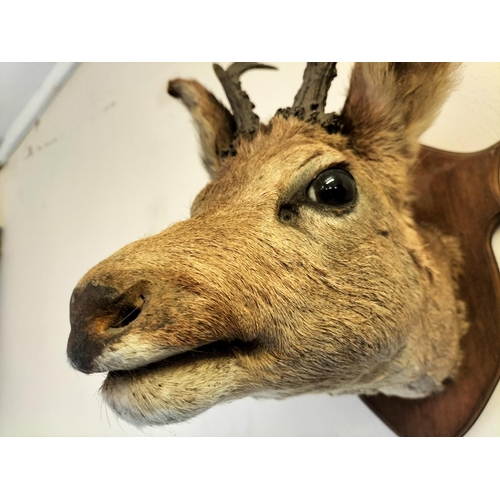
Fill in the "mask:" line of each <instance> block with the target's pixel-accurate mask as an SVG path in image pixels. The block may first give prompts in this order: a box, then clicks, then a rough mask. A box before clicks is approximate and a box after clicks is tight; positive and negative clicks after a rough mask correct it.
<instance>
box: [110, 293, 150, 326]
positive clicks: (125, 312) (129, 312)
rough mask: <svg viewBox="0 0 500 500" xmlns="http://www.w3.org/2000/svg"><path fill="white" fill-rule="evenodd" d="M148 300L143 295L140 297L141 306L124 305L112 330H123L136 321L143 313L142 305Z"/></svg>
mask: <svg viewBox="0 0 500 500" xmlns="http://www.w3.org/2000/svg"><path fill="white" fill-rule="evenodd" d="M145 300H146V299H145V298H144V296H143V295H139V302H140V303H139V304H138V305H137V304H123V305H122V306H121V307H120V310H119V312H118V317H117V318H116V322H115V323H114V324H112V325H111V326H110V328H123V327H124V326H127V325H130V323H132V322H133V321H135V320H136V319H137V318H138V317H139V315H140V314H141V312H142V305H143V304H144V301H145Z"/></svg>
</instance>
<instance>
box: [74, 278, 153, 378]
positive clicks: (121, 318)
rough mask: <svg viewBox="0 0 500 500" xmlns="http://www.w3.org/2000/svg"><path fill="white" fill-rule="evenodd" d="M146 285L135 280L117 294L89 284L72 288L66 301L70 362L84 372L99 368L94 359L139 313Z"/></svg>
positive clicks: (103, 286) (97, 285)
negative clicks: (69, 330) (68, 310)
mask: <svg viewBox="0 0 500 500" xmlns="http://www.w3.org/2000/svg"><path fill="white" fill-rule="evenodd" d="M145 294H146V284H145V282H142V281H140V282H138V283H136V284H134V285H133V286H131V287H130V288H128V289H127V290H126V291H125V292H122V293H120V292H119V291H118V290H117V289H116V288H114V287H111V286H105V285H100V284H94V283H89V284H87V285H85V286H84V287H76V288H75V290H74V291H73V295H72V297H71V303H70V323H71V333H70V335H69V340H68V348H67V353H68V357H69V359H70V361H71V364H72V365H73V366H74V367H75V368H76V369H77V370H80V371H82V372H85V373H92V372H95V371H99V368H98V367H96V366H95V359H96V358H97V357H98V356H99V355H100V354H101V353H102V350H103V349H104V347H105V346H106V345H107V344H108V343H109V342H110V340H112V339H113V340H116V338H117V337H119V336H121V335H122V334H123V328H124V327H126V326H128V325H130V324H131V323H132V322H134V321H135V320H136V319H137V318H138V317H139V315H140V314H141V312H142V307H143V303H144V301H145Z"/></svg>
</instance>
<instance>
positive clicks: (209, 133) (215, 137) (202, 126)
mask: <svg viewBox="0 0 500 500" xmlns="http://www.w3.org/2000/svg"><path fill="white" fill-rule="evenodd" d="M168 93H169V94H170V95H171V96H173V97H177V98H179V99H180V100H181V101H182V102H183V103H184V105H185V106H186V107H187V108H188V110H189V111H190V113H191V115H192V117H193V119H194V123H195V125H196V129H197V130H198V135H199V138H200V144H201V157H202V160H203V163H204V164H205V167H206V169H207V170H208V173H209V174H210V176H211V177H212V178H214V177H215V176H216V175H217V171H218V170H219V166H220V155H221V153H222V152H224V151H229V149H230V147H231V143H232V142H233V140H234V137H235V131H236V124H235V121H234V118H233V115H232V114H231V113H230V112H229V111H228V109H227V108H226V107H225V106H224V105H223V104H221V103H220V102H219V101H218V100H217V99H216V98H215V97H214V95H213V94H212V93H210V92H209V91H208V90H207V89H205V87H203V86H202V85H200V84H199V83H198V82H197V81H195V80H181V79H177V80H171V81H170V82H169V83H168Z"/></svg>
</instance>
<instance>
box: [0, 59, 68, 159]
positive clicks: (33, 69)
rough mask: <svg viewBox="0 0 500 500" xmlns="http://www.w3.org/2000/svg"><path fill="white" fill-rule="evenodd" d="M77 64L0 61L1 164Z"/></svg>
mask: <svg viewBox="0 0 500 500" xmlns="http://www.w3.org/2000/svg"><path fill="white" fill-rule="evenodd" d="M76 66H77V65H76V63H0V76H1V78H0V82H1V83H0V87H1V88H0V96H1V97H0V120H1V122H0V167H1V166H2V165H3V164H4V163H5V162H6V161H7V160H8V159H9V157H10V155H11V154H12V153H13V151H14V149H15V148H16V147H17V146H18V144H19V143H20V142H21V140H22V139H24V136H25V135H26V134H27V133H28V132H29V130H31V127H32V126H33V125H34V123H35V122H36V120H38V118H39V117H40V116H41V115H42V114H43V112H44V111H45V109H46V108H47V106H48V105H49V103H50V102H51V100H52V99H53V97H54V96H55V95H56V93H57V91H58V90H59V89H60V88H61V87H62V86H63V85H64V83H65V82H66V80H67V79H68V78H69V77H70V76H71V74H72V73H73V71H74V70H75V69H76ZM16 68H17V69H16ZM2 113H4V114H3V116H2Z"/></svg>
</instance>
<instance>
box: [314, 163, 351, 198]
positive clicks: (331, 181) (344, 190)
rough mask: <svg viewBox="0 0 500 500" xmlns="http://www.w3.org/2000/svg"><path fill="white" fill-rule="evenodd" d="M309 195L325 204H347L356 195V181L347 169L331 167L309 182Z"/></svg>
mask: <svg viewBox="0 0 500 500" xmlns="http://www.w3.org/2000/svg"><path fill="white" fill-rule="evenodd" d="M307 197H308V198H309V199H310V200H312V201H314V202H316V203H322V204H324V205H331V206H340V205H346V204H347V203H350V202H351V201H352V200H354V198H355V197H356V181H355V180H354V178H353V177H352V175H351V174H350V173H349V172H347V171H346V170H343V169H340V168H330V169H328V170H325V171H324V172H321V174H319V175H318V177H316V179H314V180H313V181H312V182H311V184H309V187H308V188H307Z"/></svg>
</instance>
